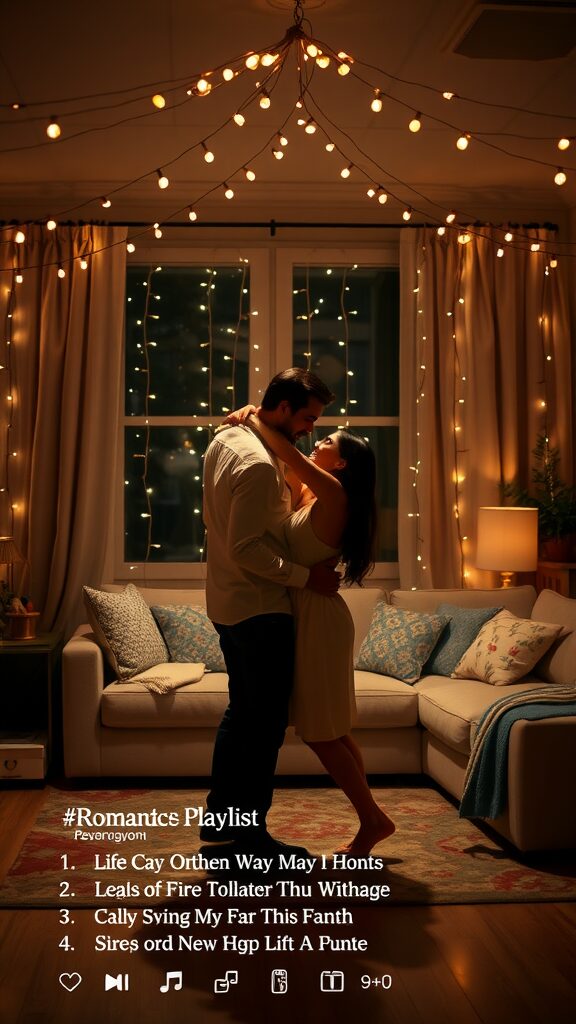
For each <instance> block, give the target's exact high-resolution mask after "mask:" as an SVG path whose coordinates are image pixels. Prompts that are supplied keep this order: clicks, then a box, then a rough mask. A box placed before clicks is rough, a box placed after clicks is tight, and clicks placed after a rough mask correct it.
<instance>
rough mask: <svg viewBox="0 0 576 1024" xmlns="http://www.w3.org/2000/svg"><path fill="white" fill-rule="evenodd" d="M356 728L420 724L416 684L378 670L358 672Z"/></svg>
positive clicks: (401, 726)
mask: <svg viewBox="0 0 576 1024" xmlns="http://www.w3.org/2000/svg"><path fill="white" fill-rule="evenodd" d="M354 689H355V691H356V721H355V723H354V727H355V728H356V729H404V728H410V727H413V726H415V725H417V724H418V695H417V694H416V693H414V687H413V686H410V685H409V684H408V683H403V682H402V681H401V680H400V679H392V678H391V676H383V675H379V674H377V673H375V672H363V671H361V670H359V669H357V670H356V671H355V673H354Z"/></svg>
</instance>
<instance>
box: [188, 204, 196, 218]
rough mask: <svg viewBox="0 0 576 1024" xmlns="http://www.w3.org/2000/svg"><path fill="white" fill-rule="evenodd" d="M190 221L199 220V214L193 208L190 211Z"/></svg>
mask: <svg viewBox="0 0 576 1024" xmlns="http://www.w3.org/2000/svg"><path fill="white" fill-rule="evenodd" d="M188 220H198V214H197V213H196V211H195V210H193V209H192V207H190V209H189V210H188Z"/></svg>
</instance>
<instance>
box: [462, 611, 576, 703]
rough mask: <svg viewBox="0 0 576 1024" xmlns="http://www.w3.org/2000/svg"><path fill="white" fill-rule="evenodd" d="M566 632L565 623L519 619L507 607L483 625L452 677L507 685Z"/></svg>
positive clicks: (526, 671) (533, 663) (529, 667)
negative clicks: (559, 624)
mask: <svg viewBox="0 0 576 1024" xmlns="http://www.w3.org/2000/svg"><path fill="white" fill-rule="evenodd" d="M563 632H564V627H563V626H558V625H551V624H550V623H548V622H533V621H532V619H518V618H516V616H515V615H512V613H511V612H508V611H502V612H499V613H498V615H495V616H494V618H493V619H491V620H490V622H487V623H486V625H484V626H482V629H481V630H480V632H479V633H478V636H477V637H476V639H475V640H474V642H473V643H472V645H471V646H470V647H469V648H468V650H467V651H466V652H465V653H464V654H463V655H462V657H461V659H460V661H459V662H458V664H457V665H456V668H455V669H454V671H453V673H452V677H453V678H454V679H481V680H482V682H484V683H491V684H492V686H508V685H509V684H510V683H515V682H517V681H518V679H521V678H522V676H525V675H526V674H527V673H528V672H530V670H531V669H532V668H534V666H535V664H536V662H537V661H539V660H540V658H541V657H542V655H543V654H545V653H546V651H547V650H548V648H549V647H551V646H552V644H553V643H554V641H555V640H556V638H557V637H558V636H560V634H561V633H563Z"/></svg>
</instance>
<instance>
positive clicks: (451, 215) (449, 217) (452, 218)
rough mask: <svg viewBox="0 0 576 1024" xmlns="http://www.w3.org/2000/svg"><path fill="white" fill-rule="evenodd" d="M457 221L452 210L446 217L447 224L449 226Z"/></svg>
mask: <svg viewBox="0 0 576 1024" xmlns="http://www.w3.org/2000/svg"><path fill="white" fill-rule="evenodd" d="M455 220H456V214H455V213H454V211H453V210H450V213H449V214H447V216H446V223H447V224H452V223H453V222H454V221H455Z"/></svg>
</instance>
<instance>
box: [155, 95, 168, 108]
mask: <svg viewBox="0 0 576 1024" xmlns="http://www.w3.org/2000/svg"><path fill="white" fill-rule="evenodd" d="M152 103H153V104H154V106H155V107H156V108H157V109H158V110H162V109H163V108H164V107H165V106H166V100H165V99H164V96H163V95H162V93H161V92H157V93H155V94H154V96H153V97H152Z"/></svg>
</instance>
